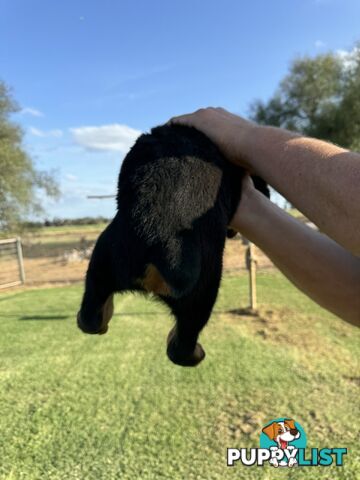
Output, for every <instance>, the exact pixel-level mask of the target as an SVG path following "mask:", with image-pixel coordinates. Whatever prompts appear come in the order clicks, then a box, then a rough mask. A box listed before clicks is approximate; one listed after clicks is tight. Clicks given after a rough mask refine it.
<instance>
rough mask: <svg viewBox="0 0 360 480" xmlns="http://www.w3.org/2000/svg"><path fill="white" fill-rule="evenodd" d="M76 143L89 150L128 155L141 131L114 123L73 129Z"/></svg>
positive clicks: (71, 130)
mask: <svg viewBox="0 0 360 480" xmlns="http://www.w3.org/2000/svg"><path fill="white" fill-rule="evenodd" d="M70 132H71V133H72V135H73V138H74V140H75V142H76V143H77V144H78V145H81V146H82V147H84V148H85V149H87V150H98V151H113V152H114V151H116V152H122V153H126V152H127V151H128V150H129V148H130V147H131V146H132V145H133V143H134V142H135V140H136V139H137V137H138V136H139V135H141V133H142V132H141V131H140V130H135V129H134V128H131V127H128V126H127V125H120V124H118V123H114V124H112V125H101V126H99V127H78V128H71V129H70Z"/></svg>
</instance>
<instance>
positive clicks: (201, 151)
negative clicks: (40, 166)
mask: <svg viewBox="0 0 360 480" xmlns="http://www.w3.org/2000/svg"><path fill="white" fill-rule="evenodd" d="M244 173H245V172H244V170H243V169H241V168H239V167H235V166H234V165H232V164H230V163H229V162H228V161H227V160H225V158H224V157H223V155H222V154H221V153H220V151H219V150H218V148H217V147H216V146H215V145H214V144H213V143H212V142H211V141H210V140H209V138H208V137H206V136H205V135H204V134H203V133H201V132H199V131H198V130H196V129H194V128H190V127H185V126H179V125H174V126H161V127H157V128H154V129H152V131H151V133H150V134H147V135H142V136H141V137H140V138H139V139H138V140H137V142H136V143H135V145H134V146H133V147H132V149H131V150H130V152H129V153H128V155H127V156H126V158H125V159H124V162H123V164H122V167H121V171H120V176H119V183H118V195H117V206H118V211H117V214H116V216H115V218H114V219H113V221H112V222H111V223H110V224H109V225H108V227H107V228H106V229H105V230H104V231H103V232H102V234H101V235H100V237H99V239H98V241H97V243H96V245H95V249H94V252H93V254H92V257H91V260H90V264H89V268H88V271H87V275H86V286H85V293H84V297H83V301H82V304H81V309H80V312H79V313H78V317H77V320H78V325H79V327H80V328H81V329H82V330H83V331H84V332H86V333H99V334H101V333H105V332H106V331H107V329H108V322H109V320H110V319H111V316H112V314H113V293H114V292H122V291H125V290H132V291H142V292H149V293H150V292H151V293H153V294H154V295H156V296H157V297H159V298H160V299H161V300H162V301H164V302H165V303H166V304H167V305H168V306H169V307H170V309H171V311H172V313H173V314H174V316H175V318H176V324H175V326H174V328H173V329H172V330H171V331H170V333H169V336H168V345H167V354H168V357H169V358H170V360H172V361H173V362H174V363H176V364H178V365H183V366H194V365H197V364H198V363H199V362H201V360H202V359H203V358H204V356H205V352H204V350H203V349H202V347H201V345H200V344H199V343H197V338H198V335H199V332H200V331H201V329H202V328H203V327H204V325H205V324H206V322H207V321H208V319H209V317H210V314H211V310H212V307H213V305H214V302H215V300H216V296H217V292H218V289H219V284H220V279H221V271H222V257H223V250H224V243H225V237H226V233H227V228H228V225H229V222H230V220H231V218H232V216H233V214H234V212H235V210H236V207H237V205H238V203H239V200H240V195H241V181H242V177H243V176H244ZM254 181H255V185H256V187H257V188H258V189H259V190H262V191H263V193H265V194H266V195H268V189H267V186H266V184H265V183H264V182H263V181H262V180H261V179H259V178H256V177H255V178H254Z"/></svg>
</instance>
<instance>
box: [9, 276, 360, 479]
mask: <svg viewBox="0 0 360 480" xmlns="http://www.w3.org/2000/svg"><path fill="white" fill-rule="evenodd" d="M81 291H82V287H81V286H71V287H62V288H53V289H39V290H26V291H18V292H17V291H11V292H8V293H2V294H0V330H1V333H0V383H1V385H0V388H1V390H0V391H1V394H0V411H1V416H0V478H1V479H9V480H10V479H12V480H13V479H26V480H33V479H46V480H47V479H51V480H52V479H59V480H65V479H66V480H72V479H82V480H92V479H94V480H95V479H96V480H98V479H105V480H111V479H124V480H127V479H129V480H138V479H139V480H147V479H154V480H155V479H169V480H170V479H171V480H172V479H174V480H191V479H201V480H212V479H218V480H220V479H221V480H222V479H228V478H234V479H238V478H241V479H282V478H284V479H285V478H286V479H298V478H299V479H303V478H309V479H318V478H319V479H357V478H359V476H358V475H359V469H360V461H359V454H358V449H359V439H358V438H357V432H358V424H359V422H358V419H359V365H358V364H357V363H356V360H357V359H358V355H359V333H358V332H357V330H356V329H355V328H354V327H351V326H350V325H347V324H345V323H343V322H341V321H340V320H338V319H336V318H335V317H333V316H331V315H329V314H327V313H326V312H324V311H323V310H321V309H320V308H318V307H316V306H315V305H314V304H313V303H311V302H310V301H309V300H307V299H306V298H305V297H304V296H302V295H301V294H300V293H298V292H297V291H296V290H295V289H294V288H293V287H292V286H291V285H290V284H289V283H288V282H287V281H286V280H285V279H284V278H283V277H282V276H281V275H280V274H278V273H273V274H266V273H264V274H260V275H259V280H258V294H259V303H260V305H261V309H260V313H259V316H258V317H251V316H244V315H242V314H241V312H240V311H238V310H237V309H239V307H244V306H246V294H247V277H246V276H241V275H240V276H234V277H230V276H228V277H226V278H224V281H223V284H222V289H221V292H220V296H219V299H218V302H217V305H216V308H215V312H214V314H213V316H212V318H211V321H210V323H209V325H208V326H207V328H206V329H205V330H204V332H203V334H202V344H203V346H204V348H205V350H206V352H207V357H206V359H205V361H204V362H203V363H202V364H201V365H200V366H199V367H198V368H195V369H184V368H181V367H177V366H175V365H172V364H171V363H170V362H169V361H168V360H167V358H166V356H165V338H166V335H167V332H168V330H169V329H170V327H171V324H172V321H171V319H170V316H169V315H168V314H167V312H166V310H165V308H163V307H162V306H161V305H159V304H158V303H156V302H153V301H149V300H146V299H145V298H141V297H135V296H130V295H124V296H119V297H118V299H117V304H116V316H115V317H114V318H113V320H112V323H111V325H110V330H109V332H108V334H107V335H104V336H101V337H97V336H95V337H94V336H86V335H84V334H82V333H81V332H80V331H79V330H77V328H76V326H75V312H76V311H77V309H78V306H79V301H80V297H81ZM231 311H232V312H231ZM281 416H288V417H290V418H294V419H295V420H296V421H297V422H299V423H300V424H301V425H302V426H303V428H304V429H305V432H306V433H307V438H308V447H317V448H325V447H330V448H331V447H347V448H348V455H347V456H345V466H344V467H342V468H336V467H333V466H332V467H326V468H324V467H314V468H310V467H308V468H305V467H303V468H295V469H292V470H290V469H282V470H281V471H280V470H279V469H278V470H275V469H274V468H272V467H270V466H265V467H264V468H261V467H243V466H240V465H238V466H235V467H232V468H229V467H227V466H226V448H227V447H237V448H240V447H258V446H259V434H260V432H261V428H262V426H263V425H264V424H265V423H266V422H267V421H269V420H271V419H273V418H277V417H281Z"/></svg>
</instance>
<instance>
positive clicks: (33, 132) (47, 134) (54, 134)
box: [29, 127, 63, 138]
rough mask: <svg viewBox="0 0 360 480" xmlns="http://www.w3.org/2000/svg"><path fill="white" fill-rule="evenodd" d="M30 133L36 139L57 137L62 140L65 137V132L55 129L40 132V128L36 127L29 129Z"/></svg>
mask: <svg viewBox="0 0 360 480" xmlns="http://www.w3.org/2000/svg"><path fill="white" fill-rule="evenodd" d="M29 132H30V133H31V135H34V136H35V137H42V138H45V137H56V138H60V137H62V135H63V132H62V131H61V130H58V129H55V130H47V131H45V130H40V129H39V128H35V127H29Z"/></svg>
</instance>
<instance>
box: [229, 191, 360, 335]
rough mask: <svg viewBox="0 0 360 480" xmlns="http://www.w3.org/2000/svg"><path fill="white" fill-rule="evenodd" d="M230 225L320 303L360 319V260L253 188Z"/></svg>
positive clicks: (355, 320)
mask: <svg viewBox="0 0 360 480" xmlns="http://www.w3.org/2000/svg"><path fill="white" fill-rule="evenodd" d="M232 227H233V228H235V229H237V230H239V231H241V233H242V234H244V235H245V236H246V237H247V238H248V239H249V240H251V241H252V242H254V243H255V244H256V245H258V246H259V248H261V249H262V250H263V251H264V253H266V254H267V255H268V256H269V257H270V259H271V260H272V261H273V262H274V264H275V265H276V266H277V267H278V268H279V269H280V270H281V271H282V272H283V273H284V274H285V275H286V276H287V277H288V278H289V280H290V281H292V282H293V283H294V284H295V285H296V286H297V287H298V288H299V289H300V290H302V291H303V292H304V293H306V294H307V295H308V296H310V297H311V298H312V299H313V300H315V301H316V302H317V303H318V304H320V305H321V306H323V307H324V308H326V309H328V310H330V311H331V312H333V313H335V314H336V315H338V316H339V317H341V318H343V319H344V320H347V321H348V322H350V323H353V324H355V325H356V324H357V325H358V324H359V323H360V259H358V258H356V257H354V256H353V255H351V254H350V253H349V252H347V251H346V250H345V249H343V248H342V247H341V246H340V245H338V244H337V243H335V242H334V241H332V240H331V239H330V238H328V237H327V236H325V235H323V234H321V233H319V232H316V231H314V230H312V229H310V228H309V227H307V226H306V225H303V224H302V223H300V222H298V221H297V220H295V219H294V218H292V217H290V216H289V215H288V214H286V213H285V212H284V211H282V210H281V209H279V208H278V207H277V206H276V205H273V204H272V203H271V202H269V200H267V199H266V198H263V197H262V196H261V194H259V193H258V192H256V191H254V190H253V189H250V190H249V189H245V192H244V196H243V198H242V201H241V202H240V206H239V208H238V211H237V213H236V214H235V217H234V219H233V221H232Z"/></svg>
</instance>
